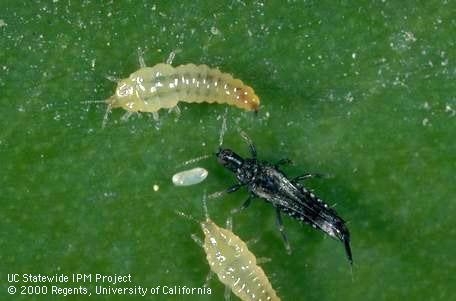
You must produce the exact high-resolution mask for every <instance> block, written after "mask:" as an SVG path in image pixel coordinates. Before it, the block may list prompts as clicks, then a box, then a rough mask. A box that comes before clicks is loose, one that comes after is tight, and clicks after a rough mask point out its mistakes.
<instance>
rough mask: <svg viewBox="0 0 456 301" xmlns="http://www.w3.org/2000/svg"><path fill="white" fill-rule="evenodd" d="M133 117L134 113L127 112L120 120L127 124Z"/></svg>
mask: <svg viewBox="0 0 456 301" xmlns="http://www.w3.org/2000/svg"><path fill="white" fill-rule="evenodd" d="M131 115H133V112H129V111H127V112H125V114H123V115H122V117H120V120H121V121H122V122H126V121H127V120H128V119H129V118H130V117H131Z"/></svg>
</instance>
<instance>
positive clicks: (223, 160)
mask: <svg viewBox="0 0 456 301" xmlns="http://www.w3.org/2000/svg"><path fill="white" fill-rule="evenodd" d="M215 155H216V156H217V161H218V163H220V164H221V165H223V166H225V167H226V168H228V169H229V170H231V171H233V172H235V171H236V170H237V169H239V168H240V167H241V166H242V164H243V163H244V160H243V159H242V158H241V157H240V156H239V155H238V154H236V153H235V152H233V151H232V150H230V149H228V148H225V149H219V151H218V152H217V153H216V154H215Z"/></svg>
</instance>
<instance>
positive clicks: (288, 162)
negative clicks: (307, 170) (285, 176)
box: [275, 158, 293, 166]
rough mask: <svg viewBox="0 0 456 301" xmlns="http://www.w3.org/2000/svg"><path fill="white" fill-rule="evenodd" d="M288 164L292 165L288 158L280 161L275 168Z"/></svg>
mask: <svg viewBox="0 0 456 301" xmlns="http://www.w3.org/2000/svg"><path fill="white" fill-rule="evenodd" d="M288 164H293V161H291V160H290V159H288V158H284V159H280V160H279V161H278V162H277V163H276V164H275V166H280V165H288Z"/></svg>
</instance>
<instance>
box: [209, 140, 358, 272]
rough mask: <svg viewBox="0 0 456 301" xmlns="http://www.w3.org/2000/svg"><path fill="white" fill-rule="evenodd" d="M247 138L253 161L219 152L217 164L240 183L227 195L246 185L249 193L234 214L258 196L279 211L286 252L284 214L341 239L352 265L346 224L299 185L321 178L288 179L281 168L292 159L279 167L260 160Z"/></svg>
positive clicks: (307, 176)
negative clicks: (282, 214)
mask: <svg viewBox="0 0 456 301" xmlns="http://www.w3.org/2000/svg"><path fill="white" fill-rule="evenodd" d="M244 138H245V139H246V140H247V141H248V143H249V147H250V151H251V154H252V158H242V157H241V156H239V155H238V154H236V153H235V152H233V151H232V150H230V149H220V150H219V151H218V152H217V153H216V156H217V158H218V162H219V163H220V164H221V165H223V166H225V167H226V168H227V169H229V170H231V171H232V172H233V173H234V174H235V175H236V178H237V180H238V181H239V183H238V184H236V185H234V186H232V187H230V188H229V189H227V192H234V191H236V190H238V189H239V188H241V187H244V186H245V187H247V189H248V190H249V192H250V195H249V197H248V199H247V200H246V201H245V203H244V204H243V205H242V206H241V207H240V208H239V209H236V210H233V212H237V211H240V210H243V209H245V208H247V207H248V206H249V204H250V202H251V200H252V199H253V198H255V197H258V198H262V199H264V200H265V201H266V202H269V203H271V204H272V205H273V206H274V207H275V208H276V213H277V224H278V226H279V231H280V233H281V235H282V238H283V240H284V243H285V247H286V249H287V251H289V252H290V251H291V248H290V245H289V243H288V239H287V236H286V234H285V231H284V228H283V224H282V219H281V215H280V214H281V212H283V213H285V214H287V215H289V216H291V217H293V218H295V219H297V220H300V221H302V222H305V223H307V224H309V225H311V226H313V227H314V228H316V229H319V230H321V231H323V232H324V233H326V234H328V235H329V236H331V237H333V238H337V239H339V240H340V241H341V242H342V243H343V244H344V246H345V252H346V254H347V258H348V260H349V262H350V264H353V258H352V252H351V247H350V233H349V231H348V228H347V226H346V225H345V221H344V220H343V219H342V218H341V217H339V216H338V214H337V212H336V211H335V210H334V209H332V208H330V207H329V206H328V205H327V204H326V203H324V202H323V201H322V200H321V199H320V198H318V197H317V196H316V195H314V194H313V193H312V192H310V191H309V190H307V189H306V188H305V187H303V186H302V185H301V184H299V183H298V181H300V180H304V179H308V178H311V177H316V176H320V175H318V174H304V175H301V176H298V177H296V178H293V179H288V178H287V176H286V175H285V174H284V173H283V172H282V171H280V170H279V168H278V167H279V166H280V165H283V164H286V163H290V161H289V160H281V161H279V162H277V163H276V164H271V163H269V162H266V161H260V160H257V159H256V150H255V146H254V145H253V143H252V142H251V141H250V140H249V139H248V138H247V137H246V136H244Z"/></svg>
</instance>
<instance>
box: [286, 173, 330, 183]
mask: <svg viewBox="0 0 456 301" xmlns="http://www.w3.org/2000/svg"><path fill="white" fill-rule="evenodd" d="M324 177H325V175H323V174H321V173H305V174H303V175H300V176H297V177H295V178H293V179H292V180H291V182H299V181H303V180H307V179H311V178H320V179H321V178H324Z"/></svg>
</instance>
